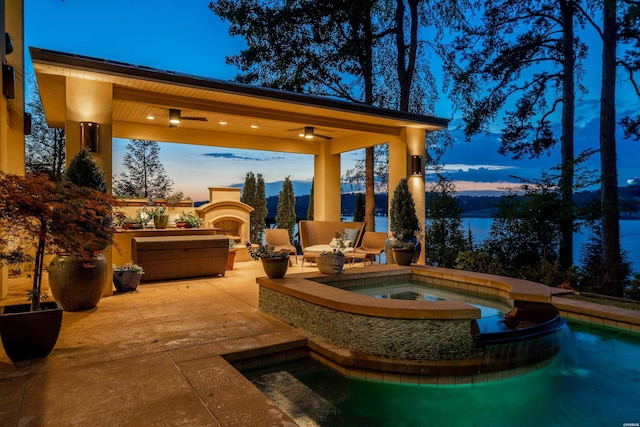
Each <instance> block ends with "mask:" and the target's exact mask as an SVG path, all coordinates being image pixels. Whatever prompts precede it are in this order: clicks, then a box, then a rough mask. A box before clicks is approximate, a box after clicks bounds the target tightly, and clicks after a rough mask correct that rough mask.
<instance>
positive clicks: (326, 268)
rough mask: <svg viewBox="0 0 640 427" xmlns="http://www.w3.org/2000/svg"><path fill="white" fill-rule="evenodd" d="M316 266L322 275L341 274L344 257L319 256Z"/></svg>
mask: <svg viewBox="0 0 640 427" xmlns="http://www.w3.org/2000/svg"><path fill="white" fill-rule="evenodd" d="M316 265H317V266H318V270H320V273H324V274H341V273H342V268H343V267H344V257H343V256H339V255H333V254H325V255H318V256H317V257H316Z"/></svg>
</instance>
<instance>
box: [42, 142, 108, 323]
mask: <svg viewBox="0 0 640 427" xmlns="http://www.w3.org/2000/svg"><path fill="white" fill-rule="evenodd" d="M61 185H62V186H73V188H78V195H77V196H75V197H74V198H70V199H69V200H66V201H63V203H62V204H63V207H62V208H58V207H56V208H58V209H64V210H65V211H66V215H67V218H65V219H64V220H63V221H61V222H60V226H63V225H64V226H65V228H66V235H67V238H66V241H61V242H60V243H58V244H57V247H58V251H57V255H56V256H55V257H54V258H53V260H52V261H51V263H50V264H49V267H48V269H47V270H48V272H49V287H50V288H51V293H52V294H53V296H54V298H55V299H56V301H59V302H60V304H62V308H63V309H64V310H66V311H78V310H88V309H91V308H94V307H95V306H96V305H98V302H99V301H100V298H102V293H103V291H104V289H105V287H106V286H107V283H108V282H107V278H108V270H109V268H108V264H107V261H106V259H105V257H104V255H103V254H102V251H104V250H105V249H106V248H107V247H108V246H109V245H111V244H112V243H113V233H114V227H113V215H112V211H113V209H112V205H113V204H114V202H115V200H114V199H113V197H112V196H111V195H109V194H107V183H106V181H105V179H104V173H103V172H102V170H101V169H100V167H99V166H98V165H97V164H96V162H95V161H94V160H93V159H92V158H91V155H90V154H89V152H88V151H87V150H83V151H81V152H79V153H78V154H77V155H76V156H75V157H74V158H73V160H72V161H71V163H70V164H69V168H68V169H67V171H66V173H65V179H64V180H63V182H62V183H61ZM71 209H73V211H71Z"/></svg>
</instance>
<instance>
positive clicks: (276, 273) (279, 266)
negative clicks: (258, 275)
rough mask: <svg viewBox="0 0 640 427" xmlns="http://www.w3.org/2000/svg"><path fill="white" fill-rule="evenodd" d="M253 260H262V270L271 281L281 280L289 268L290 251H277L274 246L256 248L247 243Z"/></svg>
mask: <svg viewBox="0 0 640 427" xmlns="http://www.w3.org/2000/svg"><path fill="white" fill-rule="evenodd" d="M245 246H246V247H247V250H248V251H249V255H251V258H253V259H255V260H256V261H257V260H262V268H264V272H265V273H266V274H267V276H268V277H269V278H270V279H281V278H283V277H284V275H285V274H287V269H288V268H289V251H288V250H286V249H283V250H279V251H276V250H275V249H274V247H273V246H267V245H258V246H257V247H256V248H254V247H253V245H252V244H251V243H249V242H246V243H245Z"/></svg>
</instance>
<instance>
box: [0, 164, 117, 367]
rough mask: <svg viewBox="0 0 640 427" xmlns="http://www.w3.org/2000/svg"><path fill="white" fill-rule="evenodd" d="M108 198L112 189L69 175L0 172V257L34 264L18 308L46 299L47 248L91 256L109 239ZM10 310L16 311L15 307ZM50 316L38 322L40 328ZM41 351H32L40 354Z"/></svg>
mask: <svg viewBox="0 0 640 427" xmlns="http://www.w3.org/2000/svg"><path fill="white" fill-rule="evenodd" d="M112 203H113V198H112V197H111V196H110V195H107V194H105V193H102V192H101V191H98V190H94V189H92V188H88V187H82V186H78V185H76V184H74V183H73V182H70V181H63V182H60V183H56V182H54V181H51V179H49V177H47V176H46V175H38V174H27V175H26V176H18V175H12V174H2V173H0V262H2V263H5V264H21V263H30V264H33V266H34V269H33V283H32V287H31V290H30V291H29V297H30V299H31V303H30V304H28V305H27V304H24V307H21V309H23V310H26V311H31V312H38V311H40V310H41V309H42V308H47V305H49V303H47V304H46V305H43V304H41V301H42V299H43V297H44V295H43V293H42V273H43V271H44V256H45V254H54V253H58V252H60V251H64V252H66V253H70V254H74V255H75V256H78V257H79V258H80V259H83V260H89V259H91V258H92V257H93V256H94V255H95V254H97V253H99V252H100V251H101V250H102V249H104V248H105V247H107V246H108V245H109V244H111V243H112V239H113V228H112V227H111V225H110V224H111V223H110V221H111V205H112ZM32 254H34V255H32ZM54 309H55V308H54ZM9 311H12V313H11V314H14V313H13V311H14V310H13V309H9ZM47 311H48V310H47ZM6 312H7V309H5V313H6ZM59 318H60V319H61V318H62V316H61V315H60V316H59ZM48 322H50V320H44V321H43V322H42V325H43V328H44V325H45V324H46V323H48ZM59 326H60V325H59V324H58V325H57V331H56V332H55V338H56V339H57V334H58V332H59ZM12 328H13V327H12ZM30 328H31V329H30ZM36 329H37V328H36ZM33 330H34V329H33V327H26V326H25V329H24V331H25V332H24V334H23V335H24V336H25V337H26V336H31V337H34V336H35V335H36V334H35V332H33V333H32V332H29V331H33ZM5 336H6V334H3V339H4V338H5ZM53 342H54V343H55V339H54V340H53ZM20 345H24V343H22V344H20ZM5 347H6V345H5ZM49 351H50V350H49ZM42 353H43V352H42V351H40V352H39V353H38V355H37V356H33V357H43V354H42ZM19 354H26V353H23V352H20V353H19Z"/></svg>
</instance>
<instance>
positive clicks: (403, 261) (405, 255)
mask: <svg viewBox="0 0 640 427" xmlns="http://www.w3.org/2000/svg"><path fill="white" fill-rule="evenodd" d="M415 254H416V251H415V249H414V248H408V249H403V248H394V249H393V257H394V259H395V260H396V263H397V264H398V265H411V263H412V262H413V258H414V257H415Z"/></svg>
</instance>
